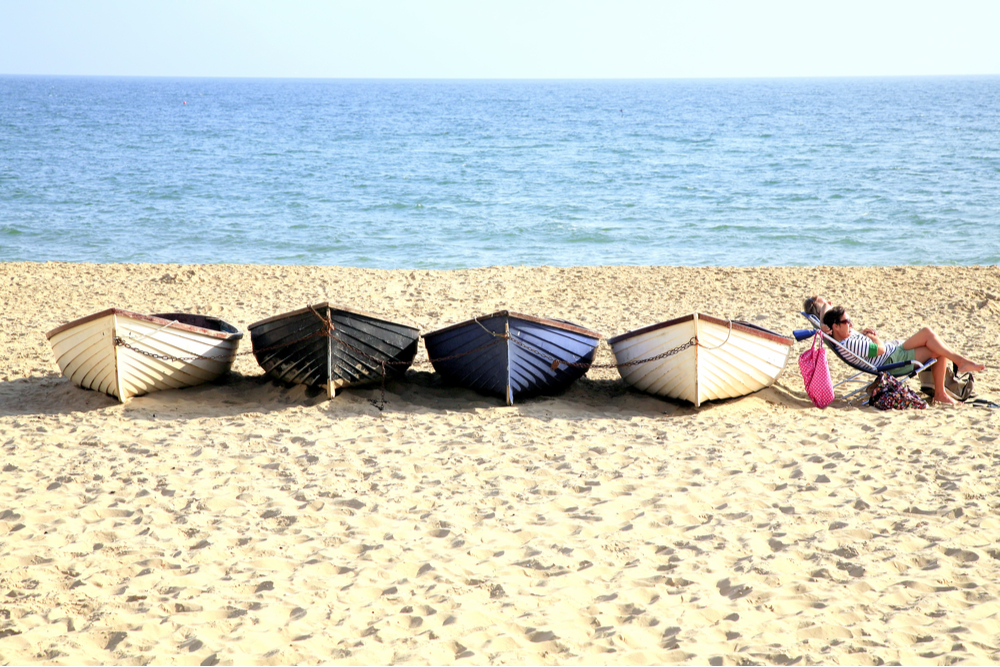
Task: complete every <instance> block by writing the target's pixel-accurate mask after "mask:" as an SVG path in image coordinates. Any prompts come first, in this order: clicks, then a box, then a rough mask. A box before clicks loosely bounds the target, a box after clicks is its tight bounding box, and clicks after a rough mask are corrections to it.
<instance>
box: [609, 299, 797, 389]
mask: <svg viewBox="0 0 1000 667" xmlns="http://www.w3.org/2000/svg"><path fill="white" fill-rule="evenodd" d="M792 342H793V341H792V339H791V338H789V337H787V336H782V335H781V334H778V333H775V332H773V331H769V330H768V329H764V328H763V327H759V326H757V325H754V324H750V323H748V322H734V321H732V320H724V319H720V318H718V317H712V316H711V315H705V314H701V313H692V314H690V315H685V316H683V317H679V318H677V319H673V320H669V321H667V322H660V323H659V324H653V325H650V326H647V327H643V328H641V329H636V330H634V331H630V332H628V333H624V334H622V335H620V336H615V337H614V338H611V339H609V340H608V344H609V345H611V350H612V351H613V352H614V355H615V359H616V361H617V362H618V365H619V368H618V371H619V373H620V374H621V376H622V379H623V380H625V382H626V383H628V384H629V385H632V386H633V387H635V388H636V389H640V390H642V391H645V392H648V393H650V394H653V395H655V396H665V397H668V398H677V399H682V400H685V401H689V402H691V403H694V405H695V406H696V407H697V406H700V405H701V404H702V403H704V402H705V401H710V400H718V399H724V398H735V397H737V396H745V395H747V394H750V393H753V392H755V391H759V390H761V389H764V388H765V387H769V386H771V385H772V384H773V383H774V381H775V379H777V377H778V374H779V373H781V371H782V370H783V369H784V368H785V364H786V363H787V362H788V356H789V353H790V351H791V346H792Z"/></svg>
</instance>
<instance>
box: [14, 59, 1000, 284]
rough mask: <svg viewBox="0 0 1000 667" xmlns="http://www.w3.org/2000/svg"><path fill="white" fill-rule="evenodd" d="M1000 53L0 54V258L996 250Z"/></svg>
mask: <svg viewBox="0 0 1000 667" xmlns="http://www.w3.org/2000/svg"><path fill="white" fill-rule="evenodd" d="M998 223H1000V77H983V78H980V77H977V78H965V77H956V78H900V79H817V80H733V81H721V80H720V81H716V80H711V81H381V80H380V81H364V80H228V79H161V78H150V79H143V78H88V77H11V76H6V77H0V261H24V260H29V261H46V260H60V261H73V262H102V263H103V262H158V263H163V262H169V263H218V262H226V263H233V262H235V263H268V264H270V263H276V264H317V265H343V266H363V267H378V268H435V269H450V268H461V267H474V266H488V265H503V264H512V265H517V264H524V265H556V266H574V265H597V264H640V265H695V266H719V265H731V266H749V265H817V264H834V265H891V264H959V265H971V264H997V263H998V262H1000V224H998Z"/></svg>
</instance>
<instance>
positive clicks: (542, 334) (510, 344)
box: [424, 311, 602, 405]
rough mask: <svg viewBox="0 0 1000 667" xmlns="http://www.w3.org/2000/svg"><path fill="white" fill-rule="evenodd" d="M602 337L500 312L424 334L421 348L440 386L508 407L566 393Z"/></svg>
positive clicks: (560, 323) (570, 326)
mask: <svg viewBox="0 0 1000 667" xmlns="http://www.w3.org/2000/svg"><path fill="white" fill-rule="evenodd" d="M601 337H602V336H601V334H599V333H597V332H594V331H590V330H588V329H584V328H583V327H579V326H577V325H575V324H572V323H569V322H563V321H561V320H551V319H545V318H538V317H532V316H530V315H522V314H520V313H512V312H510V311H500V312H497V313H493V314H491V315H485V316H482V317H479V318H475V319H472V320H468V321H466V322H461V323H459V324H456V325H453V326H450V327H446V328H444V329H439V330H438V331H435V332H432V333H429V334H425V335H424V345H425V346H426V347H427V354H428V356H429V357H430V360H431V363H432V364H433V365H434V369H435V370H436V371H437V372H438V373H439V374H440V375H441V376H442V377H443V378H444V379H445V380H447V381H449V382H451V383H453V384H457V385H460V386H462V387H466V388H469V389H473V390H475V391H478V392H480V393H482V394H486V395H488V396H497V397H500V398H502V399H504V401H505V402H506V403H507V405H513V404H514V402H515V400H517V399H520V398H527V397H529V396H537V395H546V394H555V393H559V392H561V391H563V390H565V389H566V388H567V387H568V386H569V385H570V384H572V383H573V382H574V381H576V380H577V379H578V378H580V377H581V376H582V375H584V374H585V373H586V372H587V367H588V366H589V365H590V364H591V363H592V362H593V359H594V352H595V350H596V349H597V344H598V343H599V342H600V340H601ZM571 364H572V365H571Z"/></svg>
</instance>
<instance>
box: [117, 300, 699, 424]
mask: <svg viewBox="0 0 1000 667" xmlns="http://www.w3.org/2000/svg"><path fill="white" fill-rule="evenodd" d="M309 310H310V311H311V312H312V313H313V314H314V315H315V316H316V317H317V318H318V319H319V320H320V321H321V322H322V323H323V328H322V329H321V330H319V331H314V332H312V333H310V334H307V335H305V336H302V337H301V338H297V339H295V340H293V341H288V342H283V343H278V344H276V345H270V346H268V347H264V348H260V349H257V350H250V351H247V352H234V353H232V354H223V355H216V356H204V355H200V354H195V355H191V356H186V357H177V356H174V355H171V354H157V353H156V352H150V351H148V350H143V349H140V348H138V347H135V346H134V345H131V344H129V343H128V342H126V341H125V340H124V339H122V338H121V337H120V336H115V338H114V344H115V345H116V346H120V347H124V348H127V349H129V350H132V351H133V352H136V353H137V354H141V355H144V356H146V357H150V358H152V359H158V360H160V361H194V360H195V359H204V360H206V361H221V360H223V359H228V358H231V357H237V356H245V355H249V354H260V353H261V352H268V351H270V350H275V349H278V348H280V347H287V346H289V345H296V344H298V343H301V342H303V341H306V340H309V339H310V338H319V337H324V338H330V339H332V340H334V341H335V342H337V343H338V344H339V345H342V346H343V347H345V348H347V349H348V350H351V351H352V352H354V353H355V354H358V355H360V356H362V357H364V358H366V359H368V360H370V361H373V362H375V363H376V364H378V365H379V366H380V367H381V369H382V372H381V374H380V375H381V380H382V383H381V384H382V386H381V396H380V398H379V399H377V400H376V399H374V398H369V399H368V402H369V403H371V404H372V405H373V406H374V407H375V408H376V409H377V410H378V411H379V412H381V411H382V410H383V409H384V408H385V405H386V403H387V401H386V399H385V380H386V375H387V374H388V370H387V367H388V366H406V367H409V366H416V365H423V364H431V365H433V364H435V363H438V362H442V361H452V360H454V359H459V358H461V357H465V356H468V355H470V354H475V353H476V352H480V351H482V350H485V349H487V348H489V347H493V346H494V345H497V344H499V343H500V341H502V340H511V341H513V342H514V344H515V345H517V346H518V347H521V348H523V349H525V350H527V351H529V352H531V353H532V354H535V355H536V356H538V357H539V358H541V359H545V360H546V361H548V362H549V363H550V364H551V368H552V370H553V371H555V370H558V368H559V366H560V365H563V366H568V367H573V368H583V369H587V370H590V369H591V368H596V369H611V368H616V369H621V368H624V367H628V366H637V365H639V364H645V363H649V362H651V361H659V360H660V359H666V358H668V357H672V356H673V355H675V354H678V353H680V352H683V351H684V350H686V349H688V348H690V347H694V346H695V345H698V337H697V336H692V337H691V338H690V339H689V340H688V341H686V342H684V343H682V344H680V345H678V346H677V347H674V348H671V349H669V350H667V351H666V352H662V353H660V354H658V355H656V356H653V357H646V358H644V359H633V360H632V361H625V362H622V363H614V364H595V363H593V362H589V363H588V362H572V361H563V360H562V359H559V358H557V357H555V356H553V355H551V354H548V353H547V352H543V351H542V350H539V349H538V348H536V347H533V346H531V345H528V344H527V343H525V342H523V341H520V340H518V339H517V338H513V337H511V336H510V334H507V333H502V334H501V333H496V332H494V331H490V330H489V329H486V327H483V325H482V323H481V322H479V319H478V318H476V320H475V321H476V323H477V324H479V326H481V327H483V330H485V331H486V332H487V333H489V334H490V335H491V336H494V340H491V341H490V342H489V343H486V344H484V345H480V346H479V347H476V348H473V349H471V350H467V351H465V352H459V353H457V354H452V355H448V356H446V357H437V358H435V359H431V358H430V357H428V358H427V359H426V360H420V361H389V360H387V359H379V358H377V357H373V356H372V355H370V354H368V353H366V352H364V351H362V350H359V349H358V348H356V347H354V346H353V345H351V344H350V343H347V342H346V341H343V340H341V339H340V338H338V337H337V336H336V335H334V331H336V327H335V326H334V324H333V320H332V319H330V318H329V317H323V316H322V315H320V314H319V313H318V312H317V311H316V310H315V309H314V308H313V307H312V306H309Z"/></svg>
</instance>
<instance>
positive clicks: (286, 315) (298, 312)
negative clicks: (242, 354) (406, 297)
mask: <svg viewBox="0 0 1000 667" xmlns="http://www.w3.org/2000/svg"><path fill="white" fill-rule="evenodd" d="M320 308H330V309H331V310H339V311H341V312H345V313H350V314H352V315H360V316H362V317H368V318H371V319H373V320H377V321H379V322H385V323H386V324H391V325H393V326H397V327H405V328H407V329H413V331H415V332H416V333H417V335H418V336H419V335H420V327H418V326H414V325H412V324H410V323H407V322H394V321H392V320H387V319H386V318H385V317H384V316H382V315H376V314H375V313H369V312H367V311H364V310H358V309H357V308H348V307H347V306H341V305H339V304H336V303H330V302H329V301H323V302H321V303H313V304H310V305H308V306H306V307H305V308H299V309H297V310H290V311H288V312H287V313H280V314H278V315H272V316H271V317H268V318H265V319H263V320H258V321H256V322H254V323H253V324H251V325H249V326H247V329H248V330H253V329H256V328H257V327H260V326H263V325H265V324H270V323H272V322H277V321H279V320H283V319H287V318H290V317H293V316H295V315H302V314H305V313H309V312H312V311H311V309H317V310H318V309H320Z"/></svg>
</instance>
